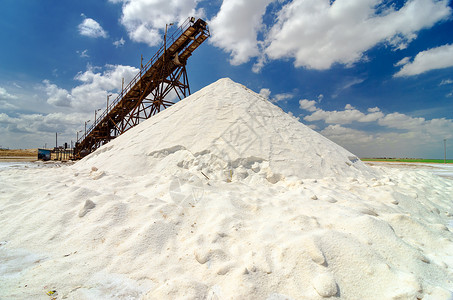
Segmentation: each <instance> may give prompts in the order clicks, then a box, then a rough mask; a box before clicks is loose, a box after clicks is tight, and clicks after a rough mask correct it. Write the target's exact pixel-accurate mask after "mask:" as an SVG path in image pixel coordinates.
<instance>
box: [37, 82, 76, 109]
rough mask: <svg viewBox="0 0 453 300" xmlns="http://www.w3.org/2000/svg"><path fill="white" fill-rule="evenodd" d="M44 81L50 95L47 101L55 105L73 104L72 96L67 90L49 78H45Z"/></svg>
mask: <svg viewBox="0 0 453 300" xmlns="http://www.w3.org/2000/svg"><path fill="white" fill-rule="evenodd" d="M43 83H44V85H45V91H46V94H47V96H48V98H47V103H49V104H51V105H55V106H71V100H72V96H71V95H70V94H69V93H68V91H67V90H65V89H61V88H59V87H58V86H57V85H55V84H52V83H50V81H49V80H44V81H43Z"/></svg>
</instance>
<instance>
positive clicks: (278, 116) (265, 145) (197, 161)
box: [77, 78, 373, 183]
mask: <svg viewBox="0 0 453 300" xmlns="http://www.w3.org/2000/svg"><path fill="white" fill-rule="evenodd" d="M113 158H114V160H115V163H114V164H113V163H112V159H113ZM77 165H78V166H80V167H83V168H86V167H87V166H91V165H95V166H96V167H97V168H100V169H102V170H104V171H107V172H111V173H116V174H123V175H125V174H127V175H136V174H146V173H147V172H154V171H157V172H162V173H164V174H174V173H175V169H177V170H179V169H182V168H183V169H187V170H191V171H194V172H196V171H198V174H200V171H203V172H204V173H205V174H206V175H207V176H208V177H210V178H211V177H215V178H219V179H221V178H223V179H226V180H228V179H232V178H238V179H241V180H243V179H245V178H246V177H248V176H250V175H254V174H256V173H259V174H260V175H261V177H264V178H266V179H267V180H268V181H270V182H272V183H275V182H277V181H279V180H281V179H283V178H292V177H297V178H299V179H303V178H323V177H330V176H332V177H336V176H349V177H355V176H360V175H363V176H364V175H367V176H372V175H373V172H372V171H371V170H370V169H369V168H368V167H367V166H366V165H364V164H363V163H362V162H361V161H360V160H359V159H358V158H357V157H356V156H355V155H353V154H352V153H350V152H348V151H347V150H345V149H344V148H342V147H340V146H338V145H337V144H335V143H333V142H331V141H330V140H328V139H326V138H325V137H323V136H322V135H320V134H319V133H317V132H315V131H313V130H312V129H310V128H308V127H307V126H305V125H303V124H302V123H300V122H299V121H298V120H296V119H295V118H293V117H290V116H289V115H287V114H286V113H284V112H283V111H282V110H281V109H280V108H279V107H277V106H275V105H273V104H272V103H270V102H269V101H267V100H266V99H264V98H263V97H262V96H260V95H258V94H256V93H254V92H253V91H251V90H249V89H247V88H246V87H244V86H243V85H240V84H238V83H235V82H233V81H232V80H230V79H228V78H225V79H220V80H218V81H217V82H215V83H213V84H211V85H209V86H207V87H205V88H204V89H202V90H200V91H198V92H196V93H195V94H193V95H191V96H189V97H187V98H186V99H184V100H182V101H180V102H179V103H177V104H175V105H173V106H172V107H170V108H168V109H166V110H164V111H163V112H161V113H159V114H158V115H156V116H154V117H153V118H150V119H148V120H146V121H145V122H144V123H143V124H141V125H140V126H137V127H135V128H132V129H131V130H129V131H128V132H127V134H126V135H122V136H120V137H118V138H117V139H116V140H114V141H112V142H110V143H108V144H107V145H105V146H104V147H102V148H101V149H99V150H98V151H96V152H95V153H93V154H91V155H90V156H88V157H87V158H85V159H84V160H82V161H81V162H80V163H78V164H77ZM131 173H132V174H131ZM229 177H232V178H229Z"/></svg>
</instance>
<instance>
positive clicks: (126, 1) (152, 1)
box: [110, 0, 204, 46]
mask: <svg viewBox="0 0 453 300" xmlns="http://www.w3.org/2000/svg"><path fill="white" fill-rule="evenodd" d="M110 2H113V3H122V4H123V7H122V10H123V14H122V17H121V23H122V24H123V25H124V26H125V27H126V30H127V32H128V34H129V37H130V39H131V40H133V41H136V42H143V43H146V44H148V45H149V46H156V45H159V44H160V43H161V42H162V37H161V36H162V31H163V30H164V29H165V25H166V24H170V23H173V22H175V23H182V22H183V21H184V20H185V19H187V18H188V17H192V16H195V17H201V16H204V11H203V10H202V9H196V7H197V5H198V2H199V0H171V1H168V0H110Z"/></svg>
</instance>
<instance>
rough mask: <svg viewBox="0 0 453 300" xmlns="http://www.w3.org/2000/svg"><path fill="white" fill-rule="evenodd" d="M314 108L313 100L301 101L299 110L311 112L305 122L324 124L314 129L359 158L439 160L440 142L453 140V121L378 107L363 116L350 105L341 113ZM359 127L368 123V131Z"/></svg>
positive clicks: (369, 109)
mask: <svg viewBox="0 0 453 300" xmlns="http://www.w3.org/2000/svg"><path fill="white" fill-rule="evenodd" d="M315 104H316V103H315V101H313V100H311V101H310V100H301V101H300V107H301V108H303V109H304V107H305V110H307V111H310V110H309V109H311V110H312V111H313V113H312V114H310V115H307V116H305V117H304V121H306V122H316V121H322V122H324V123H326V124H327V126H325V127H324V128H322V126H321V129H319V127H314V128H316V130H320V133H321V134H322V135H324V136H325V137H327V138H329V139H330V140H332V141H334V142H336V143H338V144H339V145H341V146H343V147H345V148H346V149H348V150H349V151H351V152H353V153H354V154H356V155H359V156H362V157H383V156H388V157H422V156H424V157H426V155H427V153H428V155H432V157H440V154H441V153H439V152H438V151H439V149H440V146H441V145H440V144H439V143H440V141H442V140H443V139H444V138H447V139H451V138H453V120H452V119H446V118H437V119H431V120H427V119H425V118H420V117H411V116H409V115H406V114H402V113H398V112H394V113H389V114H384V113H383V112H381V110H380V109H379V108H378V107H373V108H368V109H367V112H368V113H363V112H361V111H359V110H358V109H356V108H354V107H353V106H351V105H349V104H347V105H346V106H345V110H342V111H325V110H323V109H321V108H317V107H316V106H315ZM361 123H362V124H363V123H367V125H366V126H367V128H368V130H367V131H364V130H361V129H360V128H361V126H360V124H361ZM317 124H318V125H320V124H319V123H317ZM308 125H309V126H310V127H313V126H312V125H311V124H308ZM370 128H373V129H372V130H370Z"/></svg>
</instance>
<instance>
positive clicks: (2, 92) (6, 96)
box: [0, 87, 17, 100]
mask: <svg viewBox="0 0 453 300" xmlns="http://www.w3.org/2000/svg"><path fill="white" fill-rule="evenodd" d="M14 99H17V96H15V95H12V94H10V93H8V92H7V91H6V89H4V88H2V87H0V100H14Z"/></svg>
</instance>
